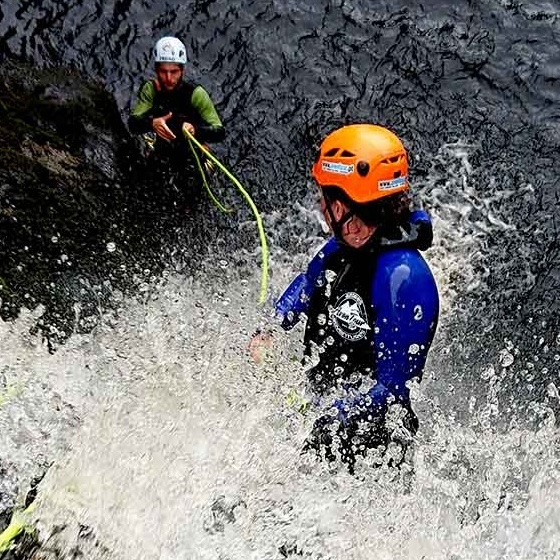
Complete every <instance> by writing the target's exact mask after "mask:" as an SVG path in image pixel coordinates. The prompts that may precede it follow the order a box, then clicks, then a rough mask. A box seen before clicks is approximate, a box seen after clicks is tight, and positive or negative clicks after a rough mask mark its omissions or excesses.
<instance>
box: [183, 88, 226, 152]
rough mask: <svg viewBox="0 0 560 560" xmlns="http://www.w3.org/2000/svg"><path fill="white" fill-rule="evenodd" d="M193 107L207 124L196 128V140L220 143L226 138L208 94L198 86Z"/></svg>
mask: <svg viewBox="0 0 560 560" xmlns="http://www.w3.org/2000/svg"><path fill="white" fill-rule="evenodd" d="M191 103H192V106H193V107H194V108H195V109H196V111H198V114H199V115H200V118H201V119H202V120H203V121H204V122H205V123H206V124H203V125H198V126H197V127H196V132H195V134H196V139H197V140H198V141H199V142H220V141H221V140H223V139H224V137H225V129H224V126H223V124H222V121H221V119H220V117H219V115H218V112H217V111H216V108H215V107H214V103H212V100H211V99H210V95H208V92H207V91H206V90H205V89H204V88H203V87H202V86H197V87H196V88H195V90H194V91H193V94H192V98H191Z"/></svg>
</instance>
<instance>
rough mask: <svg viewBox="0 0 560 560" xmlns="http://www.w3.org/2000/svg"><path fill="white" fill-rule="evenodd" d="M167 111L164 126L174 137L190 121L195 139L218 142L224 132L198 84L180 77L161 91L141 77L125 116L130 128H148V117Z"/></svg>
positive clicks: (135, 129) (214, 109)
mask: <svg viewBox="0 0 560 560" xmlns="http://www.w3.org/2000/svg"><path fill="white" fill-rule="evenodd" d="M169 112H171V113H172V118H170V119H169V120H168V121H167V126H169V128H170V129H171V130H172V131H173V133H174V134H175V135H176V136H177V137H178V138H180V137H182V135H181V126H182V124H183V123H185V122H190V123H191V124H192V125H193V126H194V128H195V137H196V139H197V140H198V141H199V142H219V141H221V140H223V138H224V136H225V130H224V126H223V124H222V121H221V119H220V117H219V115H218V112H217V111H216V108H215V107H214V104H213V103H212V100H211V99H210V95H209V94H208V92H207V91H206V90H205V89H204V88H203V87H202V86H201V85H198V84H194V83H191V82H186V81H183V82H181V83H180V84H179V85H178V86H177V88H175V89H174V90H173V91H163V90H161V89H159V88H157V87H156V83H155V82H154V81H153V80H149V81H145V82H144V83H143V84H142V86H141V88H140V91H139V93H138V98H137V100H136V102H135V104H134V106H133V107H132V109H131V111H130V115H129V119H128V126H129V128H130V131H131V132H132V133H134V134H141V133H146V132H151V131H152V120H153V119H154V118H157V117H163V116H164V115H167V114H168V113H169Z"/></svg>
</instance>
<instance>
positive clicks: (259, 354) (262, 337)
mask: <svg viewBox="0 0 560 560" xmlns="http://www.w3.org/2000/svg"><path fill="white" fill-rule="evenodd" d="M271 346H272V333H270V332H260V331H257V332H256V333H255V334H254V335H253V338H251V341H250V342H249V346H248V348H247V349H248V350H249V354H250V355H251V358H253V361H254V362H255V363H256V364H261V363H262V362H263V360H264V359H265V358H266V356H267V354H268V353H269V352H270V348H271Z"/></svg>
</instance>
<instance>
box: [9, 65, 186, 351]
mask: <svg viewBox="0 0 560 560" xmlns="http://www.w3.org/2000/svg"><path fill="white" fill-rule="evenodd" d="M146 177H147V174H146V166H145V162H144V161H143V159H140V153H139V150H138V149H137V146H136V145H135V144H134V143H133V142H132V141H131V138H130V135H129V134H128V131H127V130H126V128H125V126H124V124H123V122H122V119H121V116H120V114H119V111H118V109H117V107H116V104H115V102H114V99H113V98H112V96H111V95H109V94H108V93H107V91H106V90H105V88H104V86H103V85H102V84H100V83H97V82H95V81H93V80H91V79H89V78H88V77H87V76H82V75H80V74H78V73H77V72H75V71H73V70H70V69H66V68H55V69H38V68H35V67H33V66H31V65H28V64H25V63H21V62H18V63H16V62H13V61H11V62H4V63H2V64H0V263H1V264H0V287H1V290H0V298H1V306H0V314H1V317H2V318H3V319H4V320H7V319H11V318H13V317H16V316H17V315H18V313H19V311H20V310H21V308H22V307H26V308H29V309H35V308H36V307H37V306H39V305H40V306H41V307H40V309H41V310H43V311H41V312H40V313H37V315H38V317H37V324H36V328H37V329H40V330H41V332H42V333H43V334H44V335H45V336H46V338H47V340H48V341H49V342H50V343H51V345H53V344H55V343H56V342H57V341H60V340H64V339H65V338H66V337H67V336H68V335H69V334H70V333H71V332H73V331H79V332H84V331H87V330H89V329H91V327H92V326H93V325H95V323H96V322H97V320H98V317H99V315H100V313H102V312H103V310H104V309H107V308H108V307H111V305H112V304H113V303H112V301H113V299H114V298H113V295H114V293H115V291H117V289H118V291H119V292H122V291H125V290H127V289H128V288H130V287H131V286H134V285H135V283H138V282H139V280H138V278H139V277H141V276H142V275H146V274H147V275H151V274H154V273H156V274H157V272H158V271H159V270H160V269H161V267H162V266H163V263H164V258H163V257H162V255H161V250H160V249H161V247H162V246H166V245H167V244H168V243H167V242H168V241H169V239H170V236H171V235H172V233H173V231H174V227H175V226H176V225H177V224H180V223H181V222H182V221H183V216H181V211H182V210H183V209H182V208H180V202H181V201H180V200H179V204H178V202H177V201H178V197H177V196H176V193H175V192H169V190H170V189H167V191H166V188H162V187H161V185H158V188H157V189H154V188H153V186H151V185H150V181H149V180H148V179H146ZM166 197H167V198H166Z"/></svg>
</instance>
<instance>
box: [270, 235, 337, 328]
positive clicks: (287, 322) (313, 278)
mask: <svg viewBox="0 0 560 560" xmlns="http://www.w3.org/2000/svg"><path fill="white" fill-rule="evenodd" d="M338 247H339V245H338V242H337V241H336V239H335V238H334V237H331V239H329V240H328V241H327V242H326V243H325V245H323V247H322V248H321V249H320V250H319V252H318V253H317V254H316V255H315V256H314V257H313V259H312V260H311V261H310V263H309V265H308V266H307V270H306V271H305V272H302V273H301V274H298V275H297V276H296V277H295V278H294V279H293V280H292V282H291V283H290V285H289V286H288V287H287V288H286V289H285V290H284V292H283V293H282V295H281V296H280V297H279V298H278V300H277V302H276V305H275V311H276V316H277V317H278V318H279V320H280V321H281V324H282V328H284V329H285V330H289V329H291V328H293V327H294V326H295V325H297V324H298V323H299V320H300V318H301V315H302V314H304V313H306V312H307V310H308V308H309V301H310V299H311V296H312V294H313V291H314V289H315V286H316V285H317V280H318V279H319V277H320V276H321V274H322V273H323V272H324V270H325V260H326V259H327V257H329V256H330V255H332V254H333V253H334V252H335V251H336V250H337V249H338Z"/></svg>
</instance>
